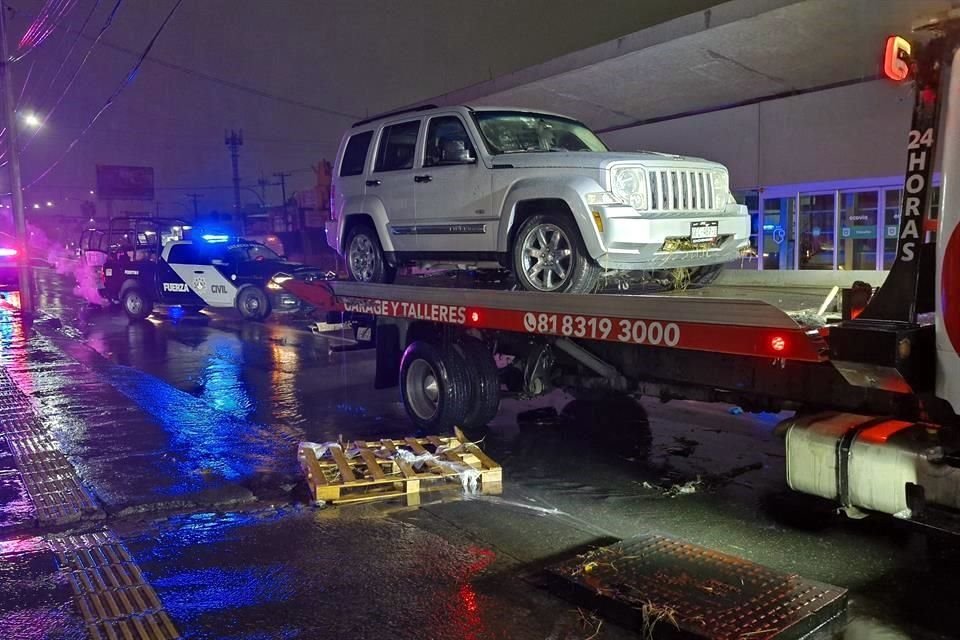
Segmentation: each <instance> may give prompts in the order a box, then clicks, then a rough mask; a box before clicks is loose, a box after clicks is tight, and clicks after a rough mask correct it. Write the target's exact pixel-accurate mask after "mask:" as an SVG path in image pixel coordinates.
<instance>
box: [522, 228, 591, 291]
mask: <svg viewBox="0 0 960 640" xmlns="http://www.w3.org/2000/svg"><path fill="white" fill-rule="evenodd" d="M512 257H513V273H514V276H515V277H516V279H517V284H519V285H520V287H521V288H522V289H526V290H527V291H543V292H550V293H589V292H591V291H593V289H594V288H595V287H596V285H597V281H598V280H599V279H600V267H599V266H598V265H597V264H596V263H595V262H593V260H591V259H590V256H589V255H588V254H587V248H586V247H585V246H584V244H583V239H582V238H581V237H580V230H579V229H578V228H577V226H576V224H574V223H573V221H572V220H570V218H569V217H568V216H565V215H562V214H556V213H541V214H537V215H534V216H530V217H529V218H527V219H526V220H524V221H523V224H521V225H520V228H519V229H518V230H517V235H516V240H515V241H514V243H513V256H512Z"/></svg>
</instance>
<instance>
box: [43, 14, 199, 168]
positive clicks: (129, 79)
mask: <svg viewBox="0 0 960 640" xmlns="http://www.w3.org/2000/svg"><path fill="white" fill-rule="evenodd" d="M120 2H121V0H117V6H119V4H120ZM181 4H183V0H177V2H176V4H174V5H173V8H172V9H170V13H168V14H167V17H166V18H164V19H163V22H161V23H160V26H159V27H158V28H157V31H156V33H154V34H153V37H152V38H150V41H149V42H148V43H147V46H146V48H145V49H144V50H143V53H141V54H140V57H139V58H137V62H136V64H134V65H133V68H132V69H130V72H129V73H128V74H127V77H126V78H124V79H123V82H121V83H120V86H119V87H117V89H116V91H114V92H113V94H111V96H110V97H109V98H107V101H106V102H105V103H104V104H103V106H102V107H101V108H100V110H99V111H97V113H96V114H94V116H93V118H91V120H90V122H89V123H88V124H87V126H86V127H84V128H83V130H82V131H81V132H80V134H79V135H78V136H77V137H76V139H74V141H73V142H71V143H70V146H68V147H67V149H66V151H64V152H63V154H61V155H60V157H59V158H57V159H56V161H54V163H53V164H52V165H50V166H49V167H48V168H47V170H46V171H44V172H43V173H41V174H40V175H39V176H38V177H37V178H36V179H35V180H33V182H31V183H30V184H29V185H27V186H28V187H32V186H34V185H35V184H37V182H39V181H40V180H43V179H44V178H45V177H47V175H49V173H50V172H51V171H53V170H54V168H56V166H57V165H59V164H60V162H61V161H63V159H64V158H66V157H67V154H69V153H70V152H71V151H72V150H73V148H74V147H75V146H77V143H79V142H80V138H82V137H83V136H84V134H85V133H86V132H87V131H89V130H90V128H91V127H92V126H93V125H94V123H95V122H96V121H97V120H98V119H99V118H100V116H102V115H103V114H104V112H106V110H107V109H109V108H110V107H111V105H113V101H114V100H116V99H117V97H118V96H119V95H120V93H121V92H122V91H123V90H124V89H126V88H127V87H128V86H129V85H130V83H131V82H133V80H134V78H136V77H137V73H138V72H139V71H140V67H141V66H142V65H143V61H144V60H145V59H146V57H147V54H148V53H150V50H151V49H153V45H154V44H155V43H156V42H157V38H159V37H160V34H161V33H163V30H164V29H165V28H166V26H167V23H168V22H170V19H171V18H173V14H174V13H176V11H177V9H179V8H180V5H181Z"/></svg>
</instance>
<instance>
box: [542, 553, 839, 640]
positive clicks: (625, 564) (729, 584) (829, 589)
mask: <svg viewBox="0 0 960 640" xmlns="http://www.w3.org/2000/svg"><path fill="white" fill-rule="evenodd" d="M544 577H545V578H546V581H547V586H548V587H549V588H550V589H551V590H552V591H554V592H555V593H557V594H558V595H561V596H563V597H565V598H567V599H570V600H572V601H574V602H575V603H576V604H578V605H580V606H583V607H587V608H590V609H593V610H596V611H597V612H598V613H599V614H600V615H602V616H604V617H606V618H608V619H610V620H612V621H614V622H616V623H617V624H620V625H623V626H625V627H628V628H630V629H636V630H638V631H640V632H641V633H642V634H643V637H651V638H710V639H712V640H721V639H722V640H727V639H731V640H732V639H734V638H738V639H739V638H750V639H751V640H766V639H769V638H777V639H778V640H781V639H788V638H802V637H803V636H805V635H807V634H809V633H810V632H812V631H814V630H816V629H819V628H820V627H823V626H824V625H827V624H829V623H830V622H832V621H834V620H836V619H837V618H838V617H839V616H840V615H841V614H842V613H843V612H844V611H845V610H846V606H847V592H846V589H840V588H838V587H833V586H830V585H827V584H821V583H818V582H813V581H810V580H805V579H803V578H801V577H799V576H796V575H793V574H789V573H780V572H778V571H773V570H770V569H767V568H765V567H762V566H760V565H758V564H754V563H753V562H749V561H747V560H742V559H740V558H736V557H734V556H729V555H726V554H723V553H719V552H716V551H711V550H710V549H705V548H703V547H698V546H696V545H692V544H687V543H685V542H680V541H678V540H673V539H671V538H667V537H664V536H660V535H644V536H639V537H636V538H631V539H629V540H624V541H622V542H617V543H615V544H612V545H610V546H607V547H601V548H599V549H596V550H594V551H591V552H589V553H587V554H585V555H581V556H577V557H576V558H574V559H572V560H567V561H564V562H561V563H559V564H556V565H553V566H551V567H549V568H548V569H547V570H546V572H545V573H544Z"/></svg>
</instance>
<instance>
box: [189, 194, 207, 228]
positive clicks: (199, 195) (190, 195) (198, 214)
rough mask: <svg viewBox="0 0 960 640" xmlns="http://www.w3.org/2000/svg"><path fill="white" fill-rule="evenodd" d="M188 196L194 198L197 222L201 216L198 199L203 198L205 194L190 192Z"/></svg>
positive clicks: (194, 212)
mask: <svg viewBox="0 0 960 640" xmlns="http://www.w3.org/2000/svg"><path fill="white" fill-rule="evenodd" d="M187 197H188V198H190V199H191V200H193V221H194V222H196V221H197V218H198V217H199V216H200V209H199V207H198V205H197V200H199V199H200V198H202V197H203V195H202V194H199V193H188V194H187Z"/></svg>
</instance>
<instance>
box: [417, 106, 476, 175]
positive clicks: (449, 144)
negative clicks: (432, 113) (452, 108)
mask: <svg viewBox="0 0 960 640" xmlns="http://www.w3.org/2000/svg"><path fill="white" fill-rule="evenodd" d="M476 159H477V154H476V153H475V152H474V150H473V143H471V142H470V136H468V135H467V129H466V128H465V127H464V126H463V122H461V121H460V118H458V117H457V116H440V117H438V118H432V119H431V120H430V125H429V126H428V127H427V143H426V149H425V153H424V158H423V166H425V167H438V166H444V165H455V164H471V163H473V162H476Z"/></svg>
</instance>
